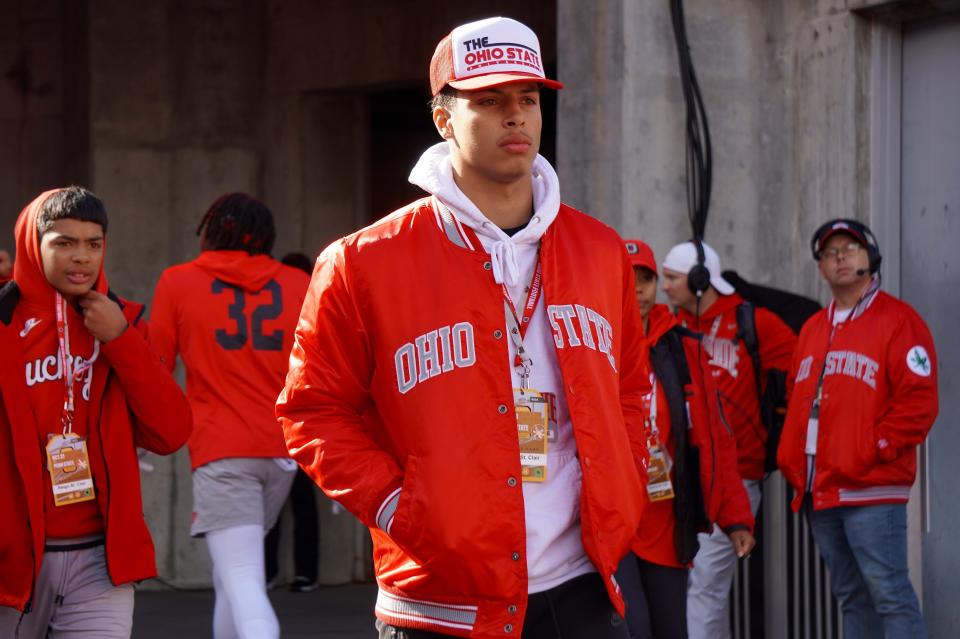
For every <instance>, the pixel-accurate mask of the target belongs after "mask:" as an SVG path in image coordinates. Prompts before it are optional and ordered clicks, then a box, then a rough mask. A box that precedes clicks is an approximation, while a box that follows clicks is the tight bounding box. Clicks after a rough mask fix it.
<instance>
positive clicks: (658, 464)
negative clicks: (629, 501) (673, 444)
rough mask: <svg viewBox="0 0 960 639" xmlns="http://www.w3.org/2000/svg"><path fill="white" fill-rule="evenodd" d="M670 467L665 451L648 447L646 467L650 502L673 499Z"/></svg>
mask: <svg viewBox="0 0 960 639" xmlns="http://www.w3.org/2000/svg"><path fill="white" fill-rule="evenodd" d="M670 467H671V463H670V457H669V455H667V451H665V450H664V449H663V447H662V446H652V447H650V463H649V465H648V466H647V494H648V495H649V496H650V501H664V500H667V499H673V496H674V495H673V482H671V481H670Z"/></svg>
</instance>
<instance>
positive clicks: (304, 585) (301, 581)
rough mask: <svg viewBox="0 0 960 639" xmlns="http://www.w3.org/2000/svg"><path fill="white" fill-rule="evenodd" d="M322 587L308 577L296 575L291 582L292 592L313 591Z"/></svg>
mask: <svg viewBox="0 0 960 639" xmlns="http://www.w3.org/2000/svg"><path fill="white" fill-rule="evenodd" d="M319 587H320V584H318V583H317V582H316V581H311V580H310V579H307V578H306V577H294V579H293V583H292V584H290V592H313V591H314V590H316V589H317V588H319Z"/></svg>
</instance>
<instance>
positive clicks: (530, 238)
mask: <svg viewBox="0 0 960 639" xmlns="http://www.w3.org/2000/svg"><path fill="white" fill-rule="evenodd" d="M409 179H410V182H411V183H412V184H415V185H417V186H419V187H420V188H422V189H423V190H424V191H426V192H427V193H430V194H431V195H433V196H434V197H435V198H436V199H437V200H439V201H440V203H441V204H442V205H444V206H446V207H447V208H449V209H450V211H451V212H452V213H453V214H454V215H455V216H456V217H457V219H458V220H459V221H460V223H461V224H464V225H466V226H468V227H470V228H471V229H473V231H474V232H475V233H476V234H477V237H478V238H479V239H480V243H481V244H483V248H484V250H485V251H487V252H488V253H489V254H490V257H491V260H490V261H491V263H492V265H493V277H494V279H495V280H496V281H497V283H505V284H507V285H508V286H515V285H516V284H517V282H519V280H520V275H521V273H520V270H521V269H520V266H519V262H518V256H517V251H518V250H519V249H520V247H524V246H536V245H537V244H538V243H539V242H540V238H541V237H543V234H544V233H545V232H546V230H547V229H548V228H549V227H550V224H552V223H553V220H554V219H556V217H557V212H558V211H559V210H560V180H559V179H558V178H557V173H556V172H555V171H554V170H553V167H552V166H550V163H549V162H547V160H546V158H544V157H543V156H541V155H539V154H538V155H537V157H536V158H534V160H533V167H532V171H531V179H532V180H533V209H534V210H533V217H531V218H530V221H529V222H528V223H527V225H526V226H525V227H524V228H523V229H522V230H521V231H519V232H518V233H517V234H516V235H514V236H512V237H511V236H509V235H507V234H506V233H504V232H503V231H502V230H501V229H500V228H499V227H498V226H497V225H496V224H494V223H493V222H491V221H490V220H489V219H488V218H487V216H485V215H484V214H483V213H482V212H481V211H480V209H478V208H477V206H476V204H474V203H473V202H472V201H471V200H470V198H468V197H467V196H466V195H464V193H463V191H461V190H460V187H458V186H457V183H456V182H455V181H454V179H453V166H452V164H451V161H450V148H449V146H448V145H447V143H446V142H439V143H437V144H435V145H433V146H432V147H430V148H429V149H427V150H426V151H425V152H424V153H423V155H422V156H420V160H419V161H418V162H417V164H416V166H414V167H413V171H411V172H410V178H409Z"/></svg>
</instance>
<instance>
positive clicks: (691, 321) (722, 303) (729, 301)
mask: <svg viewBox="0 0 960 639" xmlns="http://www.w3.org/2000/svg"><path fill="white" fill-rule="evenodd" d="M741 302H743V298H742V297H740V295H739V294H738V293H733V294H732V295H720V296H718V297H717V301H716V302H714V303H713V304H711V305H710V308H708V309H707V310H705V311H700V324H699V325H697V322H696V318H695V317H694V316H693V314H692V313H688V312H687V311H685V310H683V309H680V311H679V313H678V314H677V315H678V317H679V319H680V320H681V321H683V322H685V323H686V325H687V326H689V327H690V328H692V329H693V330H695V331H699V330H700V329H701V327H702V326H704V325H706V324H707V323H709V322H712V321H713V320H714V319H715V318H716V317H718V316H720V315H723V314H724V313H726V312H727V311H729V310H731V309H734V308H736V307H737V306H738V305H739V304H740V303H741Z"/></svg>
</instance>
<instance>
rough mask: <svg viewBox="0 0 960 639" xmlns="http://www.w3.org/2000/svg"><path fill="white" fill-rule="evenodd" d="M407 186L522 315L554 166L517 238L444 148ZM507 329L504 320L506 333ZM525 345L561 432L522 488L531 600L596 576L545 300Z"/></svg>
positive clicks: (542, 167)
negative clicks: (467, 235)
mask: <svg viewBox="0 0 960 639" xmlns="http://www.w3.org/2000/svg"><path fill="white" fill-rule="evenodd" d="M410 182H411V183H413V184H415V185H417V186H419V187H421V188H422V189H424V190H425V191H427V192H428V193H430V194H432V195H433V196H434V197H436V198H437V199H438V200H440V202H441V203H442V204H443V205H445V206H446V207H447V208H448V209H449V210H450V212H451V213H452V214H453V215H454V216H455V217H456V218H457V220H458V221H459V222H460V223H461V224H464V225H466V226H468V227H470V228H471V229H473V230H474V232H476V234H477V237H478V238H479V239H480V243H481V244H482V245H483V249H484V250H485V251H486V252H487V253H489V254H490V261H491V263H492V265H493V269H492V270H493V277H494V280H495V281H496V282H497V283H498V284H505V285H506V286H507V290H508V291H509V292H510V297H511V299H512V300H513V301H514V303H515V304H516V305H517V308H519V309H522V308H523V304H524V301H525V300H526V291H525V290H524V289H525V288H526V287H527V285H528V284H529V282H530V279H531V278H532V276H533V269H534V267H535V266H536V257H537V250H538V248H539V244H540V238H541V237H542V236H543V234H544V233H545V232H546V230H547V228H549V226H550V224H551V223H553V220H554V219H555V218H556V217H557V212H558V211H559V208H560V183H559V180H558V179H557V174H556V172H554V170H553V167H552V166H550V163H549V162H547V160H546V159H544V158H543V157H542V156H540V155H538V156H537V157H536V159H535V160H534V162H533V205H534V214H533V217H532V218H531V219H530V222H529V223H528V224H527V226H526V227H524V228H523V229H522V230H521V231H519V232H518V233H516V234H515V235H514V236H513V237H511V236H509V235H507V234H506V233H504V232H503V231H502V230H501V229H500V228H499V227H497V225H496V224H494V223H493V222H491V221H490V220H489V219H487V217H486V216H485V215H484V214H483V213H482V212H481V211H480V210H479V209H478V208H477V206H476V205H475V204H474V203H473V202H472V201H470V199H469V198H468V197H467V196H466V195H464V194H463V192H462V191H461V190H460V188H459V187H458V186H457V184H456V182H454V179H453V169H452V167H451V163H450V151H449V148H448V146H447V143H446V142H440V143H439V144H436V145H434V146H432V147H430V148H429V149H427V151H426V152H424V154H423V155H422V156H421V157H420V160H419V161H418V162H417V164H416V166H415V167H414V168H413V171H411V173H410ZM504 312H505V313H506V310H505V311H504ZM506 322H507V318H506V315H504V324H505V330H506ZM508 343H509V345H510V349H509V358H510V359H509V366H510V371H511V377H512V380H511V382H512V386H513V388H519V386H520V376H519V374H518V372H517V369H516V367H515V366H514V365H513V362H514V358H515V357H516V354H517V352H516V346H515V345H514V343H513V342H512V341H510V340H508ZM523 345H524V349H525V350H526V352H527V354H528V355H529V357H530V359H531V360H532V362H533V365H532V371H531V375H530V382H529V386H530V387H531V388H533V389H535V390H537V391H540V392H541V393H552V394H553V395H554V396H555V397H556V409H557V411H556V412H557V415H556V422H557V429H556V432H555V433H554V432H551V433H550V437H549V443H548V449H547V452H548V455H547V480H546V481H545V482H543V483H532V482H525V483H524V484H523V498H524V512H525V518H526V531H527V574H528V586H527V588H528V591H529V592H531V593H533V592H541V591H544V590H549V589H550V588H553V587H555V586H558V585H560V584H562V583H564V582H566V581H568V580H570V579H572V578H574V577H577V576H579V575H582V574H585V573H588V572H591V571H594V570H595V568H594V567H593V565H592V564H591V563H590V560H589V558H588V557H587V555H586V553H585V552H584V550H583V543H582V541H581V539H580V485H581V481H582V475H581V471H580V463H579V461H578V460H577V445H576V441H575V440H574V436H573V426H572V424H571V422H570V413H569V411H568V410H567V401H566V396H565V395H564V392H563V379H562V378H561V377H560V367H559V364H558V363H557V353H556V349H555V348H554V342H553V333H552V332H551V330H550V324H549V322H548V320H547V316H546V312H545V311H544V301H543V297H542V296H541V298H540V300H539V301H538V302H537V306H536V308H535V309H534V313H533V316H532V317H531V319H530V325H529V328H528V329H527V333H526V337H525V338H524V340H523Z"/></svg>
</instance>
